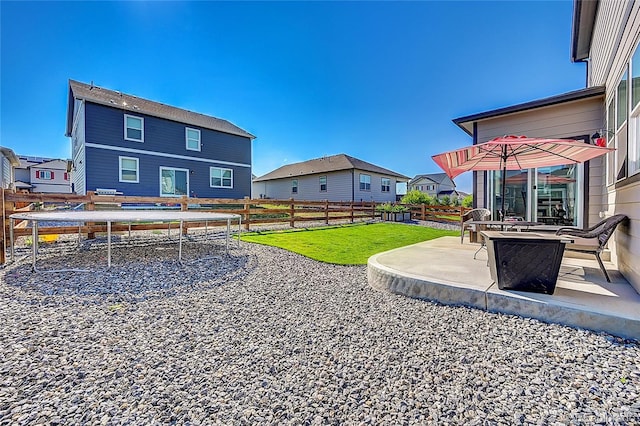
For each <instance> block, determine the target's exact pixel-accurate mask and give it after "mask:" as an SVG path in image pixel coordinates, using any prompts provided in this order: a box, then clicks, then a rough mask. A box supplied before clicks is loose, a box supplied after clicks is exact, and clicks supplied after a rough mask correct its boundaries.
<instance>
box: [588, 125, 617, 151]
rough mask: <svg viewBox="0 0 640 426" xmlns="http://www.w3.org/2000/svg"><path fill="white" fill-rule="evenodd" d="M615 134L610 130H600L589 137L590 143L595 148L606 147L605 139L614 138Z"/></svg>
mask: <svg viewBox="0 0 640 426" xmlns="http://www.w3.org/2000/svg"><path fill="white" fill-rule="evenodd" d="M603 133H604V136H602V134H603ZM614 135H615V133H613V132H612V131H610V130H605V129H600V130H598V131H597V132H595V133H594V134H593V135H591V142H592V143H593V144H594V145H596V146H605V147H606V146H607V138H608V137H609V136H614Z"/></svg>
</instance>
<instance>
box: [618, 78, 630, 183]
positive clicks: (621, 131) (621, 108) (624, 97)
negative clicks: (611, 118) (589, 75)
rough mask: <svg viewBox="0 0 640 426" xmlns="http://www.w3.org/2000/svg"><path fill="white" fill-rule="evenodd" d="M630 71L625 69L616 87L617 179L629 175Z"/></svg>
mask: <svg viewBox="0 0 640 426" xmlns="http://www.w3.org/2000/svg"><path fill="white" fill-rule="evenodd" d="M628 82H629V73H628V71H625V72H624V74H623V75H622V78H621V79H620V83H618V87H617V89H616V165H615V179H616V181H618V180H620V179H624V178H626V177H627V126H626V125H625V124H626V123H627V113H628V111H629V109H628V105H629V90H628Z"/></svg>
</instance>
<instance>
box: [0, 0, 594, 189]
mask: <svg viewBox="0 0 640 426" xmlns="http://www.w3.org/2000/svg"><path fill="white" fill-rule="evenodd" d="M572 7H573V2H572V1H570V0H567V1H550V2H545V1H529V2H528V1H499V2H483V1H474V2H463V1H450V2H449V1H447V2H435V1H433V2H283V3H280V2H257V3H254V2H143V1H136V2H28V1H27V2H6V1H2V2H0V19H1V45H0V47H1V58H0V60H1V62H0V67H1V69H0V72H1V74H0V75H1V79H0V83H1V86H0V90H1V99H0V100H1V103H0V108H1V110H0V118H1V122H0V126H1V127H0V129H1V130H0V143H1V144H2V146H7V147H9V148H11V149H13V150H14V151H15V152H16V153H17V154H21V155H37V156H44V157H60V158H68V157H69V156H70V142H69V139H68V138H66V137H65V136H64V131H65V119H66V106H67V95H68V80H69V79H74V80H78V81H81V82H85V83H90V82H91V81H93V82H94V84H96V85H98V86H101V87H105V88H108V89H112V90H119V91H121V92H124V93H128V94H132V95H135V96H139V97H143V98H146V99H151V100H154V101H158V102H162V103H165V104H169V105H173V106H177V107H180V108H185V109H188V110H191V111H196V112H200V113H203V114H208V115H212V116H215V117H219V118H224V119H227V120H229V121H231V122H233V123H235V124H236V125H238V126H240V127H241V128H243V129H245V130H247V131H249V132H250V133H252V134H254V135H256V136H257V139H256V140H255V141H254V143H253V172H254V174H256V175H258V176H260V175H262V174H265V173H267V172H269V171H271V170H273V169H275V168H277V167H280V166H282V165H284V164H289V163H293V162H298V161H304V160H308V159H312V158H317V157H321V156H324V155H332V154H339V153H345V154H349V155H351V156H354V157H357V158H360V159H362V160H365V161H368V162H371V163H374V164H377V165H379V166H382V167H385V168H388V169H391V170H393V171H396V172H398V173H402V174H404V175H407V176H409V177H413V176H414V175H416V174H422V173H438V172H440V171H441V170H440V169H439V168H438V166H437V165H436V164H435V163H434V162H433V161H432V160H431V155H433V154H437V153H439V152H443V151H446V150H450V149H454V148H458V147H462V146H465V145H469V144H471V138H470V137H469V136H468V135H466V133H464V132H463V131H462V130H461V129H459V128H458V127H457V126H455V125H454V124H453V123H452V121H451V120H452V119H454V118H457V117H461V116H465V115H468V114H474V113H478V112H483V111H487V110H491V109H495V108H500V107H504V106H509V105H513V104H517V103H521V102H527V101H531V100H534V99H539V98H544V97H548V96H553V95H557V94H560V93H564V92H568V91H572V90H577V89H581V88H583V87H585V76H586V75H585V66H584V64H580V63H578V64H574V63H571V61H570V43H571V18H572ZM456 183H457V185H458V188H459V189H460V190H463V191H469V192H470V190H471V174H470V173H466V174H463V175H461V176H460V177H458V178H456Z"/></svg>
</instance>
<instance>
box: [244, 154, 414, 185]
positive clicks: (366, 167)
mask: <svg viewBox="0 0 640 426" xmlns="http://www.w3.org/2000/svg"><path fill="white" fill-rule="evenodd" d="M351 169H358V170H363V171H368V172H373V173H379V174H382V175H387V176H394V177H398V178H401V179H407V180H408V179H409V178H408V177H407V176H404V175H401V174H400V173H396V172H393V171H391V170H388V169H385V168H383V167H379V166H376V165H375V164H371V163H367V162H366V161H362V160H360V159H358V158H354V157H351V156H348V155H346V154H337V155H330V156H328V157H321V158H315V159H313V160H308V161H303V162H301V163H294V164H288V165H286V166H282V167H279V168H277V169H275V170H274V171H272V172H269V173H267V174H266V175H263V176H260V177H258V178H256V179H254V182H260V181H265V180H273V179H285V178H291V177H296V176H305V175H313V174H318V173H327V172H335V171H339V170H351Z"/></svg>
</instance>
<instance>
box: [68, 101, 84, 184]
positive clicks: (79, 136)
mask: <svg viewBox="0 0 640 426" xmlns="http://www.w3.org/2000/svg"><path fill="white" fill-rule="evenodd" d="M84 105H85V103H84V101H79V100H75V102H74V112H73V129H72V131H71V160H72V161H73V173H72V175H71V192H73V193H74V194H79V195H86V193H87V190H86V174H85V171H86V159H85V155H84V153H85V134H84V133H85V126H84V122H85V117H84Z"/></svg>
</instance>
